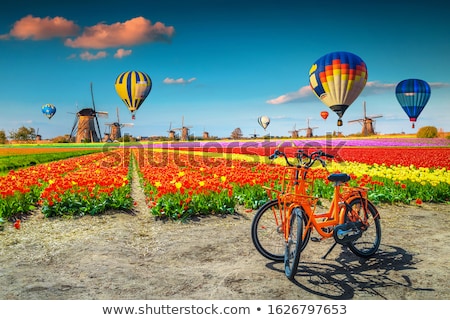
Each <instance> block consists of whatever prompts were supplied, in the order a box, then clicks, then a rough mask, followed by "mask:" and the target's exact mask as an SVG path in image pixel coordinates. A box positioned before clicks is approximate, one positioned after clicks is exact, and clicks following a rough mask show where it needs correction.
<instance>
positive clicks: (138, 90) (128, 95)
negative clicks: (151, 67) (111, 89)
mask: <svg viewBox="0 0 450 320" xmlns="http://www.w3.org/2000/svg"><path fill="white" fill-rule="evenodd" d="M115 88H116V91H117V94H118V95H119V97H120V98H121V99H122V101H123V102H124V103H125V105H126V106H127V108H128V110H130V111H131V117H132V118H133V119H135V112H136V111H137V110H138V109H139V107H140V106H141V105H142V103H143V102H144V100H145V98H147V96H148V94H149V93H150V90H151V89H152V80H151V79H150V77H149V76H148V74H146V73H144V72H141V71H127V72H122V73H121V74H119V76H118V77H117V79H116V83H115Z"/></svg>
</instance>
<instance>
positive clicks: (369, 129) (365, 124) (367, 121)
mask: <svg viewBox="0 0 450 320" xmlns="http://www.w3.org/2000/svg"><path fill="white" fill-rule="evenodd" d="M363 112H364V114H363V117H362V118H361V119H355V120H350V121H349V122H348V123H355V122H359V123H361V125H362V130H361V134H362V135H363V136H370V135H374V134H375V127H374V123H375V120H373V119H375V118H381V117H382V115H381V114H378V115H373V116H370V117H368V116H366V102H365V101H364V103H363Z"/></svg>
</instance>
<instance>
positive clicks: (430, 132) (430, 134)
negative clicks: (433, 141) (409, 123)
mask: <svg viewBox="0 0 450 320" xmlns="http://www.w3.org/2000/svg"><path fill="white" fill-rule="evenodd" d="M437 136H438V130H437V128H436V127H433V126H426V127H422V128H420V129H419V130H418V131H417V134H416V137H417V138H436V137H437Z"/></svg>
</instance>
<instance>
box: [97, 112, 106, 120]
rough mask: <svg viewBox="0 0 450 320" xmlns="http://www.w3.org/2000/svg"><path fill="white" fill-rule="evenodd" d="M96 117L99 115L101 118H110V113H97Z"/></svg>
mask: <svg viewBox="0 0 450 320" xmlns="http://www.w3.org/2000/svg"><path fill="white" fill-rule="evenodd" d="M96 115H98V116H99V117H100V118H108V112H106V111H97V112H96Z"/></svg>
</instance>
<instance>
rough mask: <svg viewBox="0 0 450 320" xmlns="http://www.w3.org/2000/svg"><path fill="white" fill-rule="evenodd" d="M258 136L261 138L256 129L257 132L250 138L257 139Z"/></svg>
mask: <svg viewBox="0 0 450 320" xmlns="http://www.w3.org/2000/svg"><path fill="white" fill-rule="evenodd" d="M258 136H259V134H257V133H256V129H255V131H254V132H253V133H252V134H251V135H250V138H252V139H256V138H257V137H258Z"/></svg>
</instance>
